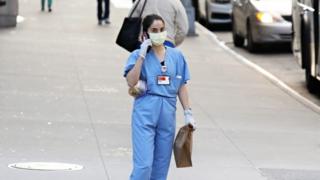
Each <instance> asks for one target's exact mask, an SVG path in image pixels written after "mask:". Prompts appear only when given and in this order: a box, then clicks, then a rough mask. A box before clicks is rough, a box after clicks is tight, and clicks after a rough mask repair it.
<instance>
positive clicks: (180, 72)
mask: <svg viewBox="0 0 320 180" xmlns="http://www.w3.org/2000/svg"><path fill="white" fill-rule="evenodd" d="M138 57H139V49H138V50H135V51H133V52H132V53H131V55H130V57H129V58H128V61H127V64H126V66H125V70H124V77H126V75H127V74H128V72H129V71H130V70H131V69H132V68H133V67H134V65H135V63H136V61H137V60H138ZM164 62H165V66H166V67H167V71H166V72H162V71H161V63H160V61H159V59H158V58H157V56H156V55H155V53H154V51H153V50H151V51H150V52H149V53H147V55H146V58H145V60H144V61H143V64H142V69H141V74H140V80H143V81H146V82H147V94H152V95H158V96H164V97H172V98H175V97H177V93H178V91H179V89H180V87H181V86H182V85H183V84H185V83H187V81H188V80H190V73H189V68H188V65H187V63H186V60H185V58H184V56H183V55H182V53H181V52H180V51H179V50H178V49H176V48H170V47H166V54H165V58H164ZM159 75H165V76H169V77H170V84H169V85H159V84H158V76H159Z"/></svg>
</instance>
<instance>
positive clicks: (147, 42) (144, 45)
mask: <svg viewBox="0 0 320 180" xmlns="http://www.w3.org/2000/svg"><path fill="white" fill-rule="evenodd" d="M150 46H152V43H151V40H150V39H146V40H144V41H143V43H142V44H141V45H140V52H139V56H141V57H143V58H145V57H146V55H147V51H148V48H149V47H150Z"/></svg>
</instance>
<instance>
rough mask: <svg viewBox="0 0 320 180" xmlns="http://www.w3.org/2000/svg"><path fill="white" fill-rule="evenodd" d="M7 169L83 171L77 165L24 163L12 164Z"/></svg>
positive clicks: (81, 167)
mask: <svg viewBox="0 0 320 180" xmlns="http://www.w3.org/2000/svg"><path fill="white" fill-rule="evenodd" d="M8 167H10V168H15V169H25V170H38V171H78V170H81V169H83V166H80V165H77V164H67V163H57V162H25V163H14V164H10V165H9V166H8Z"/></svg>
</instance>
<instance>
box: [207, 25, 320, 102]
mask: <svg viewBox="0 0 320 180" xmlns="http://www.w3.org/2000/svg"><path fill="white" fill-rule="evenodd" d="M210 30H211V31H213V32H214V34H216V35H217V37H218V39H219V40H220V41H222V42H224V43H225V44H226V45H227V46H228V47H229V48H230V49H232V50H234V51H235V52H236V53H238V54H240V55H241V56H243V57H245V58H247V59H248V60H249V61H251V62H253V63H255V64H257V65H259V66H260V67H262V68H263V69H265V70H267V71H268V72H270V73H271V74H273V75H275V76H276V77H277V78H279V79H280V80H281V81H283V82H284V83H286V84H287V85H288V86H289V87H291V88H292V89H294V90H295V91H296V92H298V93H299V94H301V95H302V96H303V97H305V98H307V99H308V100H310V101H312V102H313V103H315V104H317V105H318V106H320V97H319V96H317V95H313V94H310V93H309V92H308V90H307V88H306V84H305V72H304V70H303V69H302V68H301V67H300V65H299V64H298V62H297V60H296V59H295V58H294V56H293V54H292V52H291V47H290V45H289V44H280V45H279V44H278V45H277V44H270V45H269V46H265V47H262V48H261V50H260V51H259V52H257V53H254V54H253V53H250V52H249V51H248V50H247V49H246V48H245V47H244V48H237V47H235V46H234V45H233V40H232V31H231V27H230V25H217V27H215V28H212V27H211V28H210Z"/></svg>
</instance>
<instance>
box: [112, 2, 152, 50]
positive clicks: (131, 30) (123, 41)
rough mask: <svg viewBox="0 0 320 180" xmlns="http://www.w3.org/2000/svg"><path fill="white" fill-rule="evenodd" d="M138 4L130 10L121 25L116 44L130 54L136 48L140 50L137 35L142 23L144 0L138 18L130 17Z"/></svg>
mask: <svg viewBox="0 0 320 180" xmlns="http://www.w3.org/2000/svg"><path fill="white" fill-rule="evenodd" d="M140 1H141V0H139V2H137V3H136V6H135V7H134V9H133V10H132V12H131V14H130V15H129V17H126V18H124V21H123V23H122V27H121V29H120V32H119V34H118V37H117V40H116V43H117V44H118V45H119V46H121V47H123V48H124V49H126V50H128V51H129V52H132V51H134V50H136V49H138V48H140V44H141V42H140V41H139V35H140V31H141V23H142V18H141V16H142V13H143V10H144V8H145V6H146V3H147V0H145V2H144V4H143V7H142V10H141V13H140V16H139V17H132V14H133V12H134V11H135V10H136V8H137V7H138V5H139V3H140Z"/></svg>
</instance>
